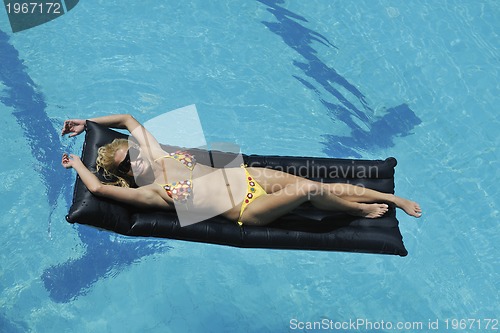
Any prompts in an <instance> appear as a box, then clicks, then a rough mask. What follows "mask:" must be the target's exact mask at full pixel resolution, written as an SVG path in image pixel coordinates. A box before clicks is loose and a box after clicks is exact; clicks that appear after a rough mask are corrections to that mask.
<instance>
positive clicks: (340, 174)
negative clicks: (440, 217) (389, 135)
mask: <svg viewBox="0 0 500 333" xmlns="http://www.w3.org/2000/svg"><path fill="white" fill-rule="evenodd" d="M248 166H249V167H262V166H261V164H260V163H259V162H254V163H250V164H248ZM272 169H273V170H278V171H283V172H284V173H290V174H293V175H297V176H299V177H303V178H308V179H319V178H327V179H335V178H342V179H362V178H379V167H378V166H376V165H369V166H365V165H356V164H355V161H349V162H348V164H346V165H329V166H327V165H323V164H317V163H316V162H315V161H314V159H307V160H306V161H305V163H303V164H301V165H287V166H281V165H277V166H273V167H272Z"/></svg>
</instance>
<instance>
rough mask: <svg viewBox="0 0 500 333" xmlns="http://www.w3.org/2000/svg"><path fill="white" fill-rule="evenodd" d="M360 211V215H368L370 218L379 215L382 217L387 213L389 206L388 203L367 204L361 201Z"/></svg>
mask: <svg viewBox="0 0 500 333" xmlns="http://www.w3.org/2000/svg"><path fill="white" fill-rule="evenodd" d="M359 205H360V206H359V207H360V211H359V212H358V214H356V215H359V216H362V217H366V218H369V219H375V218H377V217H381V216H382V215H384V214H385V213H387V210H388V209H389V206H388V205H386V204H377V203H373V204H365V203H360V204H359Z"/></svg>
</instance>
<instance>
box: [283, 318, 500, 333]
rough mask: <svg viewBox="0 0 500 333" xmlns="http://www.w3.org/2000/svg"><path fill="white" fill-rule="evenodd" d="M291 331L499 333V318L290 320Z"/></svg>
mask: <svg viewBox="0 0 500 333" xmlns="http://www.w3.org/2000/svg"><path fill="white" fill-rule="evenodd" d="M289 328H290V330H300V331H308V330H315V331H330V332H335V331H341V332H346V331H360V330H362V331H381V332H382V331H386V332H387V331H393V332H418V331H422V332H438V331H440V330H444V331H448V330H453V331H455V332H465V331H467V332H479V331H492V332H498V331H499V328H500V326H499V319H498V318H461V319H459V318H447V319H428V320H422V321H385V320H369V319H365V318H357V319H349V320H343V321H341V320H332V319H328V318H323V319H321V320H319V321H301V320H299V319H297V318H292V319H290V322H289Z"/></svg>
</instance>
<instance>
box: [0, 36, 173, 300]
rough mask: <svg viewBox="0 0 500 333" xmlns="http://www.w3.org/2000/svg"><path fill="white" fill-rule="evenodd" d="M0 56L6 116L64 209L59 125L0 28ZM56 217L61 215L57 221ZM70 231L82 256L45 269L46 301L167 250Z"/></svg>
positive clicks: (74, 293) (83, 289) (66, 179)
mask: <svg viewBox="0 0 500 333" xmlns="http://www.w3.org/2000/svg"><path fill="white" fill-rule="evenodd" d="M0 59H1V61H0V81H1V82H2V84H3V85H4V86H5V87H4V89H3V90H2V91H0V102H1V103H3V104H4V105H6V106H8V107H11V108H12V109H13V112H12V115H13V116H14V117H15V119H16V121H17V123H18V124H19V125H20V126H21V128H22V129H23V132H24V137H25V138H26V140H27V141H28V143H29V145H30V148H31V154H32V155H33V157H34V158H35V159H36V164H35V168H36V170H37V171H38V173H39V174H40V177H41V178H42V181H43V183H44V187H45V188H46V190H47V193H46V194H47V199H48V202H49V205H50V207H52V208H51V209H52V211H53V210H54V209H55V207H56V205H57V201H58V199H59V197H60V196H61V195H62V196H63V197H64V199H65V201H66V207H67V208H69V206H70V204H71V200H72V199H71V198H72V183H73V181H74V179H73V177H72V175H71V174H72V173H71V172H62V171H61V168H62V167H61V165H60V161H61V155H62V153H63V151H64V147H63V146H62V144H61V140H60V136H59V131H58V130H56V127H57V128H60V127H62V124H54V123H53V122H52V121H51V120H50V119H49V117H48V115H47V113H46V111H45V109H46V107H47V104H46V102H45V98H44V96H43V94H42V93H41V92H40V89H39V88H38V87H37V86H36V84H35V83H34V82H33V80H32V79H31V77H30V76H29V74H28V73H27V68H26V66H25V65H24V63H23V60H22V59H20V58H19V52H18V51H17V50H16V49H15V48H14V46H13V45H11V44H10V43H9V36H8V35H7V34H6V33H5V32H3V31H1V30H0ZM51 215H52V213H51ZM50 218H51V217H49V219H50ZM62 221H65V219H64V217H60V221H58V222H62ZM75 229H76V231H77V232H78V236H79V237H80V239H81V241H82V242H83V244H84V245H85V247H86V252H85V254H84V255H83V256H82V257H81V258H79V259H75V260H69V261H67V262H64V263H61V264H59V265H56V266H53V267H49V268H47V269H46V270H45V271H44V273H43V274H42V276H41V278H42V280H43V282H44V285H45V288H46V289H47V291H48V292H49V295H50V297H51V299H52V300H54V301H56V302H68V301H70V300H72V299H74V298H76V297H78V296H80V295H84V294H85V293H87V292H88V290H89V289H90V288H91V286H92V285H93V284H94V283H95V282H96V281H98V280H99V279H101V278H103V277H106V276H108V275H109V274H110V273H112V272H115V273H116V272H119V271H120V270H122V269H123V268H125V267H126V266H128V265H130V264H131V263H133V262H136V261H138V260H140V258H142V257H144V256H147V255H151V254H154V253H157V252H162V251H166V250H167V249H168V246H166V242H165V241H161V240H140V241H134V242H118V241H112V240H111V238H110V234H109V233H106V232H100V231H98V230H97V229H94V228H90V227H85V226H78V225H75Z"/></svg>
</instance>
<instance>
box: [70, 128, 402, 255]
mask: <svg viewBox="0 0 500 333" xmlns="http://www.w3.org/2000/svg"><path fill="white" fill-rule="evenodd" d="M118 137H124V138H126V137H127V136H126V135H124V134H122V133H119V132H116V131H114V130H111V129H109V128H106V127H103V126H101V125H99V124H96V123H94V122H91V121H87V129H86V136H85V143H84V146H83V153H82V161H83V163H84V164H85V165H86V166H87V167H88V168H89V169H90V170H91V171H95V169H96V163H95V161H96V156H97V150H98V148H99V147H100V146H102V145H104V144H106V143H109V142H111V141H113V139H115V138H118ZM166 149H167V150H168V146H166ZM190 151H191V152H192V153H193V154H194V155H196V159H197V161H198V163H203V164H207V165H211V162H212V161H213V160H214V159H215V160H218V161H220V160H221V159H224V158H228V160H230V159H232V156H234V155H232V154H230V153H223V152H218V151H203V150H197V149H193V150H190ZM215 157H216V158H215ZM243 158H244V161H245V163H246V164H247V165H249V166H252V167H265V168H275V169H279V170H283V171H287V172H291V171H294V172H296V173H298V175H299V176H303V177H308V178H310V179H314V180H318V181H323V182H341V183H350V184H358V185H363V186H365V187H367V188H371V189H375V190H378V191H381V192H386V193H394V167H395V166H396V164H397V162H396V159H394V158H392V157H391V158H388V159H386V160H373V161H371V160H349V159H331V158H312V157H285V156H258V155H243ZM98 177H101V179H103V178H102V176H101V175H99V174H98ZM66 220H67V221H68V222H70V223H80V224H86V225H90V226H94V227H98V228H102V229H107V230H111V231H114V232H116V233H119V234H123V235H127V236H145V237H163V238H170V239H179V240H186V241H195V242H204V243H213V244H221V245H230V246H236V247H242V248H273V249H305V250H324V251H349V252H365V253H381V254H394V255H400V256H406V255H407V253H408V252H407V251H406V249H405V247H404V244H403V240H402V236H401V233H400V230H399V227H398V224H399V223H398V220H397V219H396V211H395V208H394V207H393V206H391V207H390V209H389V211H388V212H387V213H386V214H385V215H384V216H383V217H381V218H377V219H365V218H359V217H352V216H348V215H345V214H338V213H331V212H324V211H319V210H317V209H315V208H314V207H312V206H311V205H310V204H305V205H303V206H301V207H300V208H298V209H296V210H295V211H293V212H292V213H290V214H288V215H286V216H284V217H282V218H280V219H279V220H277V221H275V222H273V223H271V224H269V225H268V226H265V227H254V226H243V227H240V226H238V225H237V224H236V223H231V222H229V221H228V220H226V219H225V218H223V217H215V218H212V219H209V220H206V221H203V222H200V223H196V224H193V225H189V226H185V227H181V226H180V225H179V221H178V219H177V216H176V213H175V211H172V212H161V211H143V210H139V209H135V208H133V207H130V206H128V205H125V204H122V203H119V202H116V201H113V200H109V199H105V198H100V197H96V196H94V195H92V194H91V193H90V192H89V191H88V190H87V188H86V187H85V185H84V184H83V183H82V182H81V180H80V178H79V177H77V179H76V183H75V189H74V196H73V203H72V206H71V207H70V210H69V213H68V215H67V216H66Z"/></svg>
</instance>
